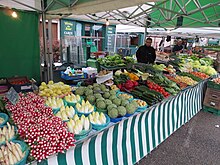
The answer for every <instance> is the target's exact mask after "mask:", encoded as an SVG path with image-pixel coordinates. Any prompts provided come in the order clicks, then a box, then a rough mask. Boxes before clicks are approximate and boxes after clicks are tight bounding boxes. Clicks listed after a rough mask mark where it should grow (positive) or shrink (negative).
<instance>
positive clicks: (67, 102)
mask: <svg viewBox="0 0 220 165" xmlns="http://www.w3.org/2000/svg"><path fill="white" fill-rule="evenodd" d="M82 100H83V98H82V96H80V101H79V102H76V103H81V102H82ZM63 101H64V103H66V105H68V106H72V107H74V106H75V105H76V103H74V102H69V101H66V100H65V99H64V100H63ZM66 105H65V106H66Z"/></svg>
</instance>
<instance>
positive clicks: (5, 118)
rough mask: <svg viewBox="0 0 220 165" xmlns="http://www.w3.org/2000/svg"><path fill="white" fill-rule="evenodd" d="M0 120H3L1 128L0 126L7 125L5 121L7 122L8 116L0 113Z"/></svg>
mask: <svg viewBox="0 0 220 165" xmlns="http://www.w3.org/2000/svg"><path fill="white" fill-rule="evenodd" d="M0 118H3V119H4V121H3V122H2V123H1V124H0V127H1V126H4V125H5V124H6V123H7V121H8V115H7V114H5V113H0Z"/></svg>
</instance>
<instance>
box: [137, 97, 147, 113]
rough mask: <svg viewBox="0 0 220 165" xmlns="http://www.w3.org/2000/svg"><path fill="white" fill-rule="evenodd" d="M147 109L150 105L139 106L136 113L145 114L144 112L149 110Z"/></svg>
mask: <svg viewBox="0 0 220 165" xmlns="http://www.w3.org/2000/svg"><path fill="white" fill-rule="evenodd" d="M134 100H141V99H134ZM141 101H143V100H141ZM145 102H146V101H145ZM147 107H148V104H147V105H145V106H138V108H137V110H136V112H144V111H146V110H147Z"/></svg>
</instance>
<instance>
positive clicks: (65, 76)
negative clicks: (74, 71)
mask: <svg viewBox="0 0 220 165" xmlns="http://www.w3.org/2000/svg"><path fill="white" fill-rule="evenodd" d="M60 73H61V78H62V79H64V80H79V79H86V78H87V77H88V75H87V73H83V74H80V75H75V76H68V75H67V74H65V73H64V72H63V71H61V72H60Z"/></svg>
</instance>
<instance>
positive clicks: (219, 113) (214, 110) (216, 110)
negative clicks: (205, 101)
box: [203, 106, 220, 116]
mask: <svg viewBox="0 0 220 165" xmlns="http://www.w3.org/2000/svg"><path fill="white" fill-rule="evenodd" d="M203 111H205V112H209V113H212V114H214V115H217V116H220V110H218V109H215V108H211V107H207V106H203Z"/></svg>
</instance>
